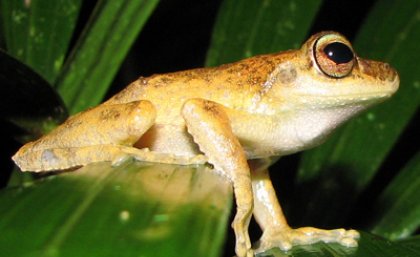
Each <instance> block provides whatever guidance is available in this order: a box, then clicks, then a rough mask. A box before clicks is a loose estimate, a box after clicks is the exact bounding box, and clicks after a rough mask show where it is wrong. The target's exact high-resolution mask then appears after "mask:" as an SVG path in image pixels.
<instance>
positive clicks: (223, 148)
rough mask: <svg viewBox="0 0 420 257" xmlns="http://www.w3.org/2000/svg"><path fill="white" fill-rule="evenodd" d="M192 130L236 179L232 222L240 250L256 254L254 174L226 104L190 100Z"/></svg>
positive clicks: (187, 110)
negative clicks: (253, 246) (251, 229)
mask: <svg viewBox="0 0 420 257" xmlns="http://www.w3.org/2000/svg"><path fill="white" fill-rule="evenodd" d="M182 115H183V117H184V119H185V122H186V125H187V129H188V132H189V133H190V134H191V135H192V136H193V139H194V141H195V142H196V143H197V144H198V146H199V148H200V150H201V151H202V152H203V153H204V154H205V155H206V156H207V158H208V162H209V163H211V164H213V165H214V168H215V169H216V170H218V171H220V172H222V173H223V175H225V176H227V177H229V178H230V179H231V181H232V183H233V190H234V194H235V199H236V205H237V213H236V216H235V219H234V221H233V223H232V227H233V229H234V231H235V235H236V249H235V250H236V254H237V255H238V256H239V257H245V256H247V257H250V256H253V252H252V249H251V242H250V239H249V235H248V225H249V221H250V218H251V215H252V209H253V199H252V188H251V187H252V185H251V177H250V176H251V175H250V171H249V167H248V164H247V160H246V156H245V152H244V150H243V149H242V147H241V145H240V143H239V141H238V139H237V138H236V136H235V135H234V134H233V132H232V128H231V126H230V122H229V118H228V116H227V114H226V113H225V109H224V107H222V106H220V105H219V104H217V103H214V102H211V101H207V100H203V99H191V100H188V101H187V102H186V103H185V104H184V106H183V109H182Z"/></svg>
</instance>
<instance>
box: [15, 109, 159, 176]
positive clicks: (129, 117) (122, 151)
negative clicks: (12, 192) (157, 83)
mask: <svg viewBox="0 0 420 257" xmlns="http://www.w3.org/2000/svg"><path fill="white" fill-rule="evenodd" d="M155 116H156V112H155V108H154V107H153V105H152V104H151V103H150V102H149V101H135V102H130V103H124V104H116V105H99V106H97V107H95V108H92V109H89V110H87V111H84V112H82V113H79V114H77V115H75V116H73V117H71V118H69V119H68V120H67V121H65V122H64V123H63V124H62V125H60V126H59V127H57V128H56V129H55V130H53V131H52V132H51V133H50V134H48V135H46V136H44V137H42V138H40V139H38V140H37V141H35V142H31V143H28V144H26V145H25V146H23V147H22V148H21V149H20V150H19V151H18V152H17V153H16V154H15V155H14V156H13V160H14V161H15V162H16V164H17V165H18V166H19V167H20V169H21V170H23V171H28V170H29V171H48V170H60V169H68V168H72V167H75V166H81V165H86V164H88V163H91V162H99V161H113V162H116V161H117V160H121V159H123V158H124V157H127V156H130V155H136V153H139V154H141V155H142V156H144V152H139V151H137V150H138V149H134V148H133V147H131V146H132V145H133V144H134V143H135V142H136V141H137V140H138V139H139V138H140V137H141V135H143V133H145V132H146V131H147V130H148V129H149V128H150V127H151V126H152V125H153V123H154V120H155Z"/></svg>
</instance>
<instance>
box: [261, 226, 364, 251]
mask: <svg viewBox="0 0 420 257" xmlns="http://www.w3.org/2000/svg"><path fill="white" fill-rule="evenodd" d="M358 238H359V232H357V231H356V230H345V229H333V230H323V229H318V228H312V227H303V228H298V229H292V228H287V229H282V230H276V231H265V232H264V234H263V236H262V237H261V239H260V241H259V242H258V248H257V249H256V251H255V252H256V253H261V252H264V251H266V250H269V249H271V248H274V247H278V248H280V249H281V250H283V251H287V250H290V249H291V248H292V247H293V246H295V245H308V244H313V243H317V242H321V241H322V242H325V243H339V244H341V245H343V246H346V247H356V246H357V239H358Z"/></svg>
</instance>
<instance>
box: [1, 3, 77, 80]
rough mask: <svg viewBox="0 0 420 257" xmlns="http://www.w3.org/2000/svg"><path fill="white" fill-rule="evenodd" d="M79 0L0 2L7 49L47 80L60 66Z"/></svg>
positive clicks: (69, 37)
mask: <svg viewBox="0 0 420 257" xmlns="http://www.w3.org/2000/svg"><path fill="white" fill-rule="evenodd" d="M80 5H81V1H80V0H55V1H49V0H36V1H15V0H2V1H0V10H1V16H2V18H3V20H2V23H3V31H4V34H5V41H6V47H7V51H8V52H9V53H10V54H11V55H13V56H15V57H16V58H18V59H19V60H21V61H22V62H24V63H25V64H26V65H28V66H30V67H31V68H32V69H34V70H35V71H36V72H37V73H39V74H40V75H41V76H42V77H43V78H44V79H46V80H47V81H48V82H49V83H51V84H52V83H53V82H54V80H55V78H56V77H57V75H58V72H59V71H60V69H61V66H62V63H63V61H64V57H65V56H66V53H67V48H68V46H69V43H70V39H71V36H72V34H73V29H74V27H75V24H76V20H77V16H78V14H79V9H80Z"/></svg>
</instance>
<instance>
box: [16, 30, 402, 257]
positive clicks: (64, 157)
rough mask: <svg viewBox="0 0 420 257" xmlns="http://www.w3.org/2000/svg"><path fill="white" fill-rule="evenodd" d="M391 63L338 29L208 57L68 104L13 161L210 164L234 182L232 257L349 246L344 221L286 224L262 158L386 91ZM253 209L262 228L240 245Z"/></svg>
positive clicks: (324, 131) (311, 141) (299, 143)
mask: <svg viewBox="0 0 420 257" xmlns="http://www.w3.org/2000/svg"><path fill="white" fill-rule="evenodd" d="M398 86H399V77H398V74H397V72H396V71H395V70H394V69H393V68H391V67H390V66H389V65H388V64H386V63H382V62H377V61H371V60H365V59H362V58H360V57H358V56H357V55H356V54H355V52H354V51H353V48H352V46H351V44H350V42H349V41H348V40H347V39H346V38H345V37H344V36H342V35H341V34H339V33H336V32H332V31H326V32H320V33H317V34H315V35H313V36H312V37H310V38H309V39H308V40H307V41H306V42H305V43H304V44H303V45H302V47H301V48H300V49H297V50H289V51H284V52H280V53H275V54H266V55H260V56H255V57H251V58H248V59H244V60H241V61H238V62H235V63H232V64H225V65H221V66H219V67H211V68H200V69H193V70H187V71H180V72H174V73H168V74H158V75H153V76H151V77H140V78H139V79H138V80H136V81H134V82H133V83H131V84H130V85H129V86H128V87H127V88H125V89H124V90H122V91H121V92H120V93H118V94H116V95H115V96H113V97H112V98H110V99H109V100H107V101H106V102H104V103H103V104H101V105H99V106H97V107H94V108H91V109H88V110H86V111H84V112H81V113H79V114H76V115H74V116H72V117H70V118H69V119H68V120H67V121H65V122H64V123H63V124H62V125H61V126H59V127H57V128H56V129H55V130H53V131H52V132H51V133H50V134H48V135H46V136H44V137H42V138H40V139H38V140H37V141H34V142H30V143H28V144H26V145H24V146H23V147H22V148H21V149H20V150H19V151H18V152H17V153H16V154H15V155H14V156H13V160H14V161H15V163H16V164H17V165H18V166H19V167H20V168H21V169H22V170H23V171H27V170H29V171H49V170H62V169H69V168H73V167H79V166H83V165H86V164H89V163H92V162H101V161H110V162H112V163H113V164H114V165H118V164H119V163H120V162H121V161H123V160H125V159H126V158H128V157H130V158H132V157H134V158H135V159H137V160H140V161H147V162H157V163H171V164H181V165H190V164H204V163H209V164H211V165H213V167H214V170H215V171H217V172H218V173H220V174H222V175H223V176H225V177H226V179H228V180H229V181H230V182H231V184H232V187H233V192H234V194H235V201H236V206H237V212H236V216H235V218H234V220H233V223H232V227H233V229H234V232H235V236H236V247H235V251H236V254H237V255H238V256H239V257H244V256H247V257H249V256H253V254H254V253H258V252H261V251H264V250H267V249H270V248H273V247H279V248H281V249H282V250H289V249H290V248H291V247H292V246H294V245H304V244H312V243H314V242H318V241H324V242H337V243H339V244H342V245H344V246H348V247H354V246H357V239H358V237H359V234H358V232H357V231H355V230H345V229H334V230H322V229H317V228H312V227H304V228H297V229H293V228H291V227H290V226H289V225H288V223H287V221H286V219H285V217H284V215H283V212H282V209H281V206H280V204H279V203H278V201H277V197H276V194H275V191H274V189H273V186H272V184H271V181H270V178H269V174H268V172H267V168H268V166H270V164H271V163H273V162H274V161H275V160H276V159H277V158H279V157H280V156H283V155H287V154H291V153H295V152H298V151H302V150H305V149H308V148H311V147H314V146H316V145H319V144H320V143H322V142H323V141H324V140H325V139H326V138H327V137H328V135H330V133H331V132H332V131H334V129H336V128H337V126H339V125H340V124H342V123H343V122H345V121H346V120H348V119H349V118H350V117H352V116H354V115H355V114H357V113H359V112H360V111H363V110H365V109H366V108H367V107H369V106H371V105H372V104H375V103H378V102H381V101H382V100H384V99H386V98H388V97H390V96H391V95H392V94H394V93H395V92H396V90H397V89H398ZM252 215H254V217H255V219H256V221H257V223H258V224H259V225H260V227H261V228H262V231H263V234H262V237H261V239H260V240H259V242H258V244H257V246H256V247H254V248H253V247H252V246H251V242H250V239H249V235H248V224H249V221H250V218H251V216H252Z"/></svg>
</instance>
